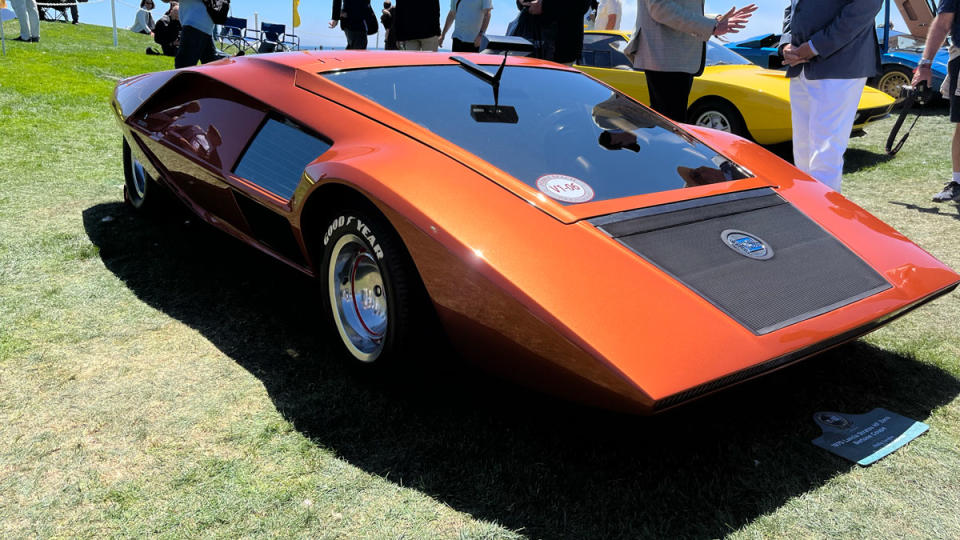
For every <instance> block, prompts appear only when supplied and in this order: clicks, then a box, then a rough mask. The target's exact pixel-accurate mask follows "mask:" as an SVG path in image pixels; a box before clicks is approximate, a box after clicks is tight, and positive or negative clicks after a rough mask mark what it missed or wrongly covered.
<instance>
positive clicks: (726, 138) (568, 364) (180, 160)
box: [112, 51, 960, 413]
mask: <svg viewBox="0 0 960 540" xmlns="http://www.w3.org/2000/svg"><path fill="white" fill-rule="evenodd" d="M112 104H113V107H114V110H115V112H116V115H117V119H118V121H119V123H120V127H121V129H122V131H123V150H124V152H123V155H124V172H125V176H126V185H125V188H126V189H125V198H126V200H127V201H128V203H129V204H130V205H132V206H133V207H134V208H136V209H139V210H148V209H151V208H154V209H156V208H158V203H159V202H160V201H163V200H164V198H163V197H160V198H158V196H159V195H161V194H163V192H164V191H168V192H170V193H172V194H173V196H174V197H175V198H176V199H178V200H180V201H181V202H182V203H183V204H185V205H186V206H188V207H189V208H190V209H192V211H193V212H195V213H196V214H197V215H198V216H200V217H201V218H202V219H203V220H204V221H206V222H207V223H209V224H211V225H213V226H214V227H217V228H219V229H222V230H223V231H225V232H226V233H228V234H230V235H232V236H235V237H237V238H239V239H241V240H243V241H244V242H246V243H249V244H251V245H252V246H254V247H256V248H257V249H259V250H261V251H263V252H265V253H268V254H270V255H272V256H273V257H275V258H277V259H278V260H280V261H283V262H284V263H286V264H289V265H290V266H293V267H294V268H297V269H298V270H300V271H302V272H304V273H305V274H308V275H310V276H314V277H315V278H316V279H317V281H318V282H319V284H320V285H321V287H322V288H323V290H324V293H323V295H322V296H323V300H324V304H325V305H324V306H323V307H322V308H321V307H318V315H319V313H320V310H323V311H324V312H325V315H324V316H325V317H326V318H328V319H329V320H330V323H331V324H333V325H335V327H336V329H337V334H338V335H339V337H340V340H341V342H342V346H343V348H344V349H345V350H346V351H348V352H349V353H350V354H351V355H352V356H353V357H355V358H356V359H357V360H358V361H360V362H367V363H376V364H383V363H391V362H398V361H403V360H404V357H406V356H410V355H415V354H417V350H418V347H419V346H420V345H421V344H422V340H424V339H436V336H435V335H434V334H432V333H431V332H435V331H438V330H437V328H442V329H443V331H445V332H446V333H447V335H448V336H449V337H450V341H451V342H452V343H454V344H455V345H456V346H458V347H459V348H460V349H461V350H462V352H463V354H464V355H465V356H467V357H469V358H472V359H475V360H476V361H477V362H478V363H480V364H481V365H483V366H485V367H487V368H489V369H491V370H494V371H496V372H499V373H501V374H504V375H506V376H508V377H513V378H515V379H518V380H520V381H522V382H524V383H526V384H529V385H533V386H536V387H539V388H542V389H545V390H549V391H551V392H554V393H559V394H561V395H564V396H567V397H569V398H572V399H576V400H581V401H585V402H589V403H592V404H595V405H600V406H604V407H610V408H615V409H621V410H629V411H635V412H642V413H648V412H654V411H659V410H663V409H665V408H668V407H671V406H674V405H677V404H679V403H682V402H685V401H687V400H690V399H693V398H696V397H699V396H702V395H704V394H707V393H710V392H713V391H716V390H718V389H721V388H723V387H726V386H728V385H732V384H735V383H738V382H740V381H743V380H745V379H748V378H752V377H755V376H757V375H760V374H763V373H765V372H768V371H771V370H774V369H777V368H781V367H783V366H786V365H788V364H790V363H793V362H795V361H798V360H801V359H803V358H806V357H809V356H811V355H813V354H816V353H818V352H820V351H823V350H824V349H827V348H829V347H833V346H835V345H838V344H840V343H843V342H845V341H848V340H852V339H855V338H856V337H858V336H861V335H863V334H865V333H867V332H870V331H871V330H873V329H875V328H877V327H879V326H881V325H883V324H885V323H887V322H889V321H890V320H892V319H893V318H895V317H898V316H900V315H902V314H904V313H906V312H907V311H909V310H911V309H913V308H915V307H917V306H919V305H921V304H923V303H925V302H928V301H930V300H931V299H933V298H935V297H937V296H939V295H942V294H944V293H946V292H948V291H950V290H952V289H953V288H954V287H956V286H957V283H958V279H960V276H958V275H957V274H955V273H954V272H953V271H951V270H950V269H949V268H947V267H946V266H944V265H943V264H942V263H941V262H939V261H937V260H936V259H935V258H933V257H932V256H931V255H930V254H928V253H927V252H925V251H924V250H923V249H921V248H919V247H917V246H916V245H915V244H913V243H912V242H910V241H909V240H908V239H906V238H905V237H904V236H903V235H901V234H900V233H898V232H897V231H895V230H893V229H892V228H890V227H889V226H887V225H886V224H884V223H883V222H881V221H880V220H878V219H877V218H875V217H873V216H871V215H870V214H868V213H867V212H865V211H864V210H862V209H861V208H859V207H858V206H856V205H855V204H853V203H851V202H850V201H848V200H847V199H845V198H844V197H843V196H842V195H840V194H839V193H837V192H834V191H832V190H830V189H829V188H827V187H825V186H824V185H822V184H820V183H818V182H816V181H815V180H813V179H811V178H810V177H808V176H807V175H805V174H803V173H802V172H800V171H798V170H797V169H795V168H793V167H792V166H791V165H789V164H788V163H786V162H784V161H783V160H781V159H779V158H777V157H775V156H774V155H772V154H770V153H768V152H767V151H766V150H764V149H762V148H761V147H759V146H757V145H755V144H753V143H751V142H749V141H746V140H744V139H742V138H739V137H737V136H735V135H731V134H728V133H722V132H718V131H712V130H710V129H707V128H698V127H692V126H683V125H677V124H673V123H671V122H669V121H667V120H666V119H664V118H663V117H661V116H659V115H657V114H656V113H654V112H652V111H651V110H650V109H648V108H646V107H644V106H643V105H641V104H640V103H638V102H637V101H635V100H633V99H632V98H630V97H628V96H626V95H624V94H622V93H620V92H618V91H616V90H613V89H611V88H610V87H609V86H606V85H604V84H603V83H601V82H598V81H597V80H595V79H593V78H591V77H589V76H587V75H584V74H583V73H580V72H578V71H576V70H574V69H572V68H567V67H565V66H559V65H556V64H551V63H548V62H542V61H539V60H535V59H530V58H523V57H504V59H501V57H499V56H495V55H463V56H451V55H449V54H438V53H424V54H415V53H376V52H350V51H336V52H296V53H285V54H275V55H259V56H248V57H243V58H235V59H228V60H223V61H219V62H216V63H213V64H209V65H206V66H202V67H196V68H190V69H184V70H179V71H167V72H161V73H152V74H146V75H141V76H137V77H133V78H130V79H126V80H123V81H120V82H119V83H118V85H117V87H116V91H115V93H114V97H113V101H112ZM160 208H162V206H160ZM431 321H436V323H437V325H433V324H431Z"/></svg>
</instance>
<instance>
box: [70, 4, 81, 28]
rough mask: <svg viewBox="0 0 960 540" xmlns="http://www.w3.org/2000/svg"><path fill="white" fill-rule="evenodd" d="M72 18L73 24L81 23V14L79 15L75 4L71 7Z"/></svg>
mask: <svg viewBox="0 0 960 540" xmlns="http://www.w3.org/2000/svg"><path fill="white" fill-rule="evenodd" d="M70 18H71V20H72V21H73V24H77V23H78V22H80V14H79V13H77V5H76V4H74V5H72V6H70Z"/></svg>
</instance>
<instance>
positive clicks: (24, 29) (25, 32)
mask: <svg viewBox="0 0 960 540" xmlns="http://www.w3.org/2000/svg"><path fill="white" fill-rule="evenodd" d="M10 4H11V5H12V6H13V12H14V13H16V14H17V22H19V23H20V37H19V38H18V39H17V41H30V22H29V21H28V20H27V0H10Z"/></svg>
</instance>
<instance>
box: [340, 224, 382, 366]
mask: <svg viewBox="0 0 960 540" xmlns="http://www.w3.org/2000/svg"><path fill="white" fill-rule="evenodd" d="M327 279H328V285H329V287H328V289H329V291H330V305H331V306H332V308H333V319H334V321H335V322H336V325H337V330H338V331H339V332H340V338H341V339H342V340H343V343H344V345H346V347H347V349H349V350H350V353H351V354H353V356H354V357H356V358H357V359H358V360H360V361H361V362H373V361H374V360H376V359H377V357H378V356H380V353H381V352H382V351H383V341H384V338H385V337H386V334H387V324H388V314H387V291H386V288H385V287H384V286H383V276H382V275H381V272H380V264H379V263H378V262H377V259H376V256H375V255H374V254H373V253H372V252H370V250H369V249H368V248H367V246H366V244H365V243H364V242H363V240H361V239H360V237H358V236H356V235H354V234H347V235H344V236H342V237H341V238H340V239H339V240H337V242H336V243H335V244H334V246H333V252H332V254H331V256H330V269H329V275H328V276H327Z"/></svg>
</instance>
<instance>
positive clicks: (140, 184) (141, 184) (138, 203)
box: [123, 139, 162, 212]
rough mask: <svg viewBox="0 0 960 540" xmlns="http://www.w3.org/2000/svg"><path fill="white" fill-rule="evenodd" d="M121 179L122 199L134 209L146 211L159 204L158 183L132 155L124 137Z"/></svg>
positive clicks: (159, 191)
mask: <svg viewBox="0 0 960 540" xmlns="http://www.w3.org/2000/svg"><path fill="white" fill-rule="evenodd" d="M123 179H124V182H123V200H124V201H125V202H126V203H127V204H129V205H130V206H131V207H133V208H134V209H135V210H138V211H141V212H146V211H150V210H153V209H155V208H157V207H158V206H159V205H160V201H159V199H161V198H162V193H161V190H160V185H159V184H157V182H156V181H155V180H154V179H153V178H152V177H151V176H150V174H149V173H148V172H147V170H146V169H145V168H144V166H143V164H142V163H140V161H139V160H137V158H135V157H134V156H133V152H132V151H131V150H130V144H129V143H128V142H127V140H126V139H124V140H123Z"/></svg>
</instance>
